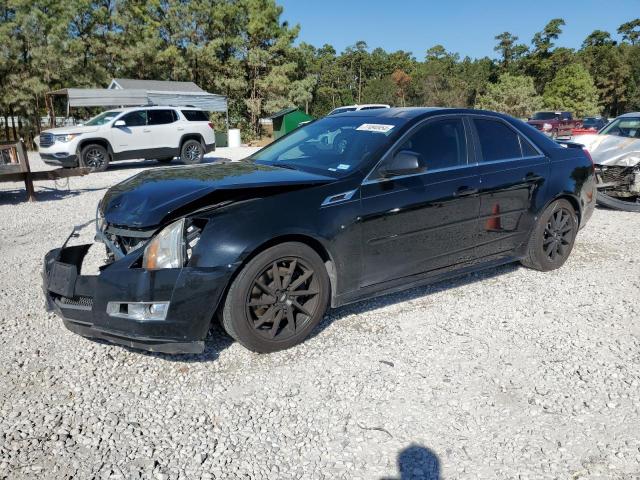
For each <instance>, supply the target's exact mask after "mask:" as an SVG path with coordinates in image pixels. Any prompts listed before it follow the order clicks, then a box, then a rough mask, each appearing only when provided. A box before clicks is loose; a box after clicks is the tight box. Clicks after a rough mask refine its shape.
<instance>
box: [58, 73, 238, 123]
mask: <svg viewBox="0 0 640 480" xmlns="http://www.w3.org/2000/svg"><path fill="white" fill-rule="evenodd" d="M53 96H64V97H67V116H69V110H70V108H71V107H134V106H141V105H167V106H169V105H170V106H178V107H184V106H190V107H198V108H201V109H202V110H206V111H209V112H225V113H227V109H228V106H227V97H225V96H224V95H216V94H214V93H209V92H205V91H204V90H202V89H201V88H200V87H198V86H197V85H196V84H195V83H193V82H170V81H160V80H131V79H123V78H114V79H113V80H112V81H111V84H110V85H109V88H63V89H61V90H56V91H53V92H49V93H48V94H47V107H48V110H49V118H54V117H55V112H54V111H53V101H52V97H53Z"/></svg>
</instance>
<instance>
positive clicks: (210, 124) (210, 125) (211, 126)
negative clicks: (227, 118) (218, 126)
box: [209, 122, 213, 130]
mask: <svg viewBox="0 0 640 480" xmlns="http://www.w3.org/2000/svg"><path fill="white" fill-rule="evenodd" d="M209 128H210V129H211V130H213V123H211V122H209Z"/></svg>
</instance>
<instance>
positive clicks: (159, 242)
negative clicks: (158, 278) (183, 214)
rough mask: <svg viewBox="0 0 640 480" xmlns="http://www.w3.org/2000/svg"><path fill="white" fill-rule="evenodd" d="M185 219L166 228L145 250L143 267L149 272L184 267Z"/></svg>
mask: <svg viewBox="0 0 640 480" xmlns="http://www.w3.org/2000/svg"><path fill="white" fill-rule="evenodd" d="M184 258H185V243H184V218H181V219H180V220H177V221H175V222H173V223H172V224H170V225H168V226H166V227H165V228H164V229H162V231H160V233H159V234H157V235H156V236H155V237H153V238H152V239H151V241H150V242H149V244H148V245H147V246H146V248H145V249H144V254H143V256H142V267H143V268H146V269H147V270H159V269H162V268H180V267H182V266H183V265H184Z"/></svg>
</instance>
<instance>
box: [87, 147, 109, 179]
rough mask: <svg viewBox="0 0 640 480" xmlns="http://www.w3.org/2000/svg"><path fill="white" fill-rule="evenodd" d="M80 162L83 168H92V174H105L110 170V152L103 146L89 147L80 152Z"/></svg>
mask: <svg viewBox="0 0 640 480" xmlns="http://www.w3.org/2000/svg"><path fill="white" fill-rule="evenodd" d="M80 161H81V164H82V166H85V167H88V168H90V169H91V171H92V172H104V171H105V170H106V169H107V168H109V152H107V149H106V148H104V147H103V146H102V145H97V144H91V145H87V146H86V147H83V149H82V151H81V152H80Z"/></svg>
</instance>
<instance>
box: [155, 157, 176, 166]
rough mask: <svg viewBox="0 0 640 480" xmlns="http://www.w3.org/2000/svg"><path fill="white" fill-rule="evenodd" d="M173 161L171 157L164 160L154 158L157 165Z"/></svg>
mask: <svg viewBox="0 0 640 480" xmlns="http://www.w3.org/2000/svg"><path fill="white" fill-rule="evenodd" d="M172 161H173V157H166V158H156V162H158V163H164V164H166V163H171V162H172Z"/></svg>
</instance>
